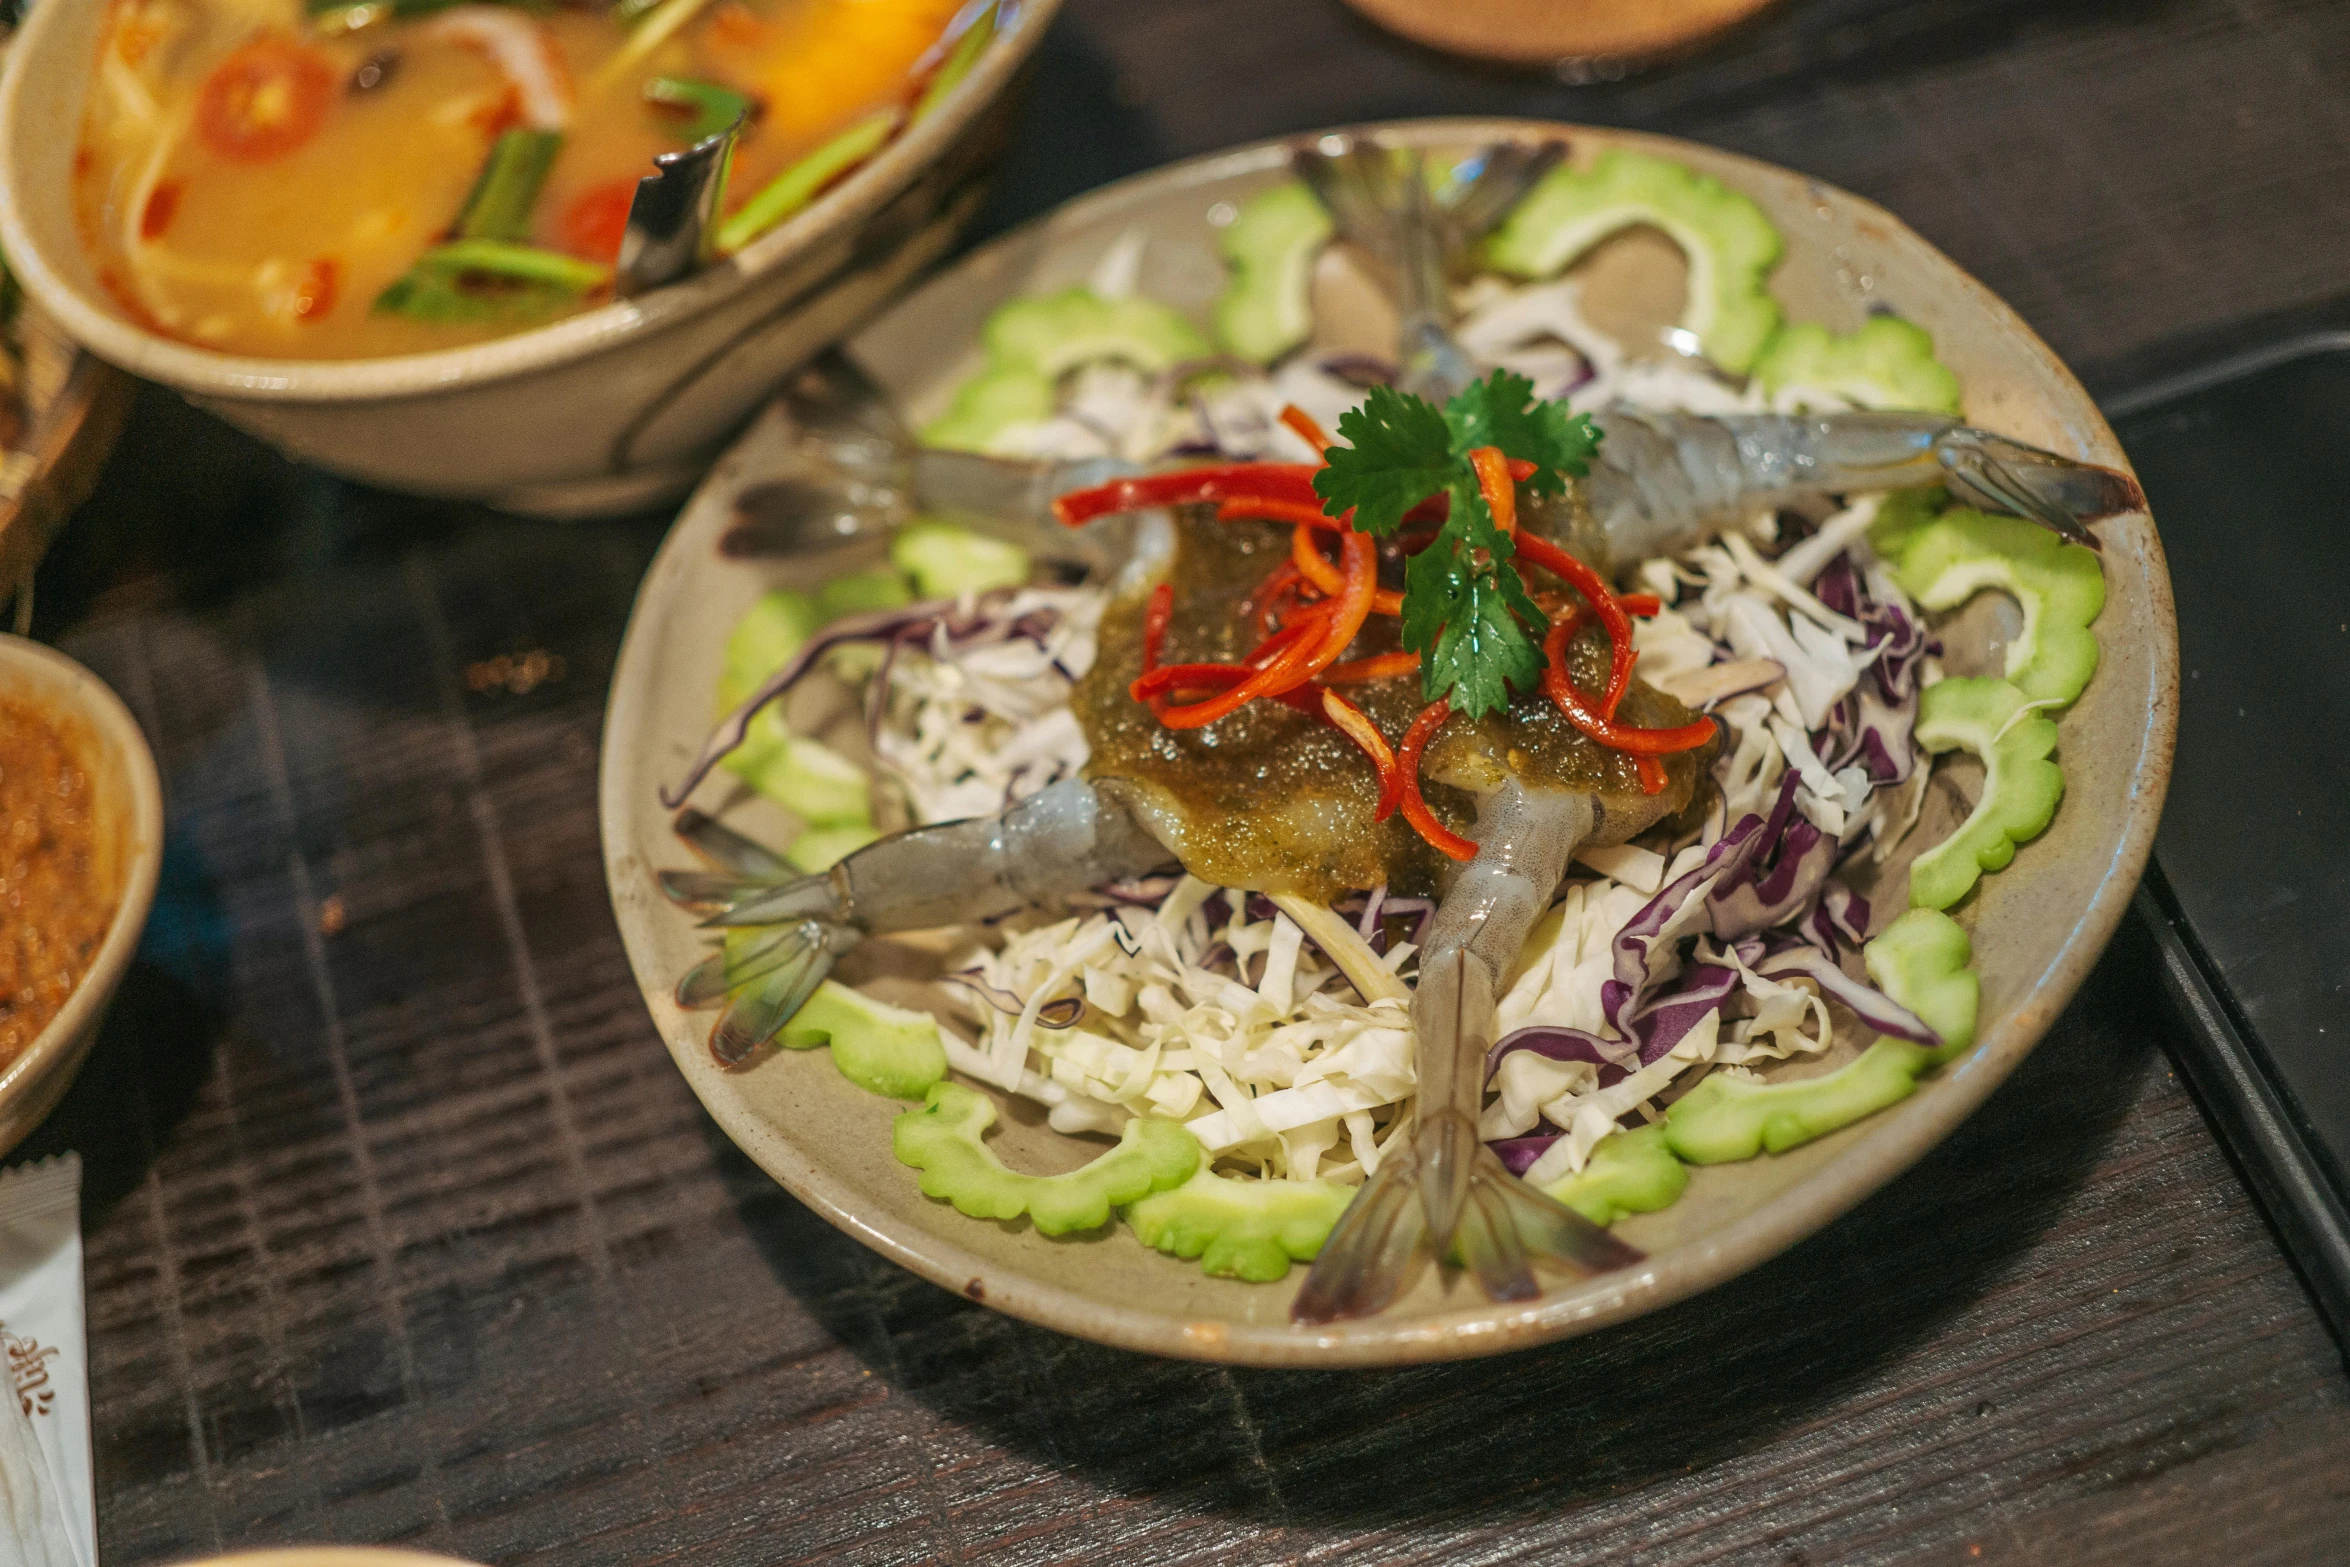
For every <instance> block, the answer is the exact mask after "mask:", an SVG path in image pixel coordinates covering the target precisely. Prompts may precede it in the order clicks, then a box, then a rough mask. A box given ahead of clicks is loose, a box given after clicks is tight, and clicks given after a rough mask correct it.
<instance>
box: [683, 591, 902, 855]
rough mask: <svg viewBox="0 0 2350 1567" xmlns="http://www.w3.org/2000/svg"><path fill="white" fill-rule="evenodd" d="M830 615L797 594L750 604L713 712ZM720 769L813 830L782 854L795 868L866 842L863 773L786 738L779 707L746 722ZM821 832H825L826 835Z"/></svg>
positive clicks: (868, 817) (732, 641)
mask: <svg viewBox="0 0 2350 1567" xmlns="http://www.w3.org/2000/svg"><path fill="white" fill-rule="evenodd" d="M831 618H832V616H831V615H829V614H827V613H825V611H824V609H823V608H822V607H821V606H820V605H819V603H818V601H817V600H815V599H813V598H810V597H809V596H808V595H807V594H805V593H793V592H789V591H779V592H774V593H769V594H766V595H764V596H763V597H761V598H760V599H759V600H758V601H757V602H755V603H753V604H752V605H751V607H750V608H749V609H747V610H745V611H744V612H743V618H742V619H741V620H739V621H737V622H736V623H735V627H734V631H733V632H732V634H730V635H729V636H728V637H727V639H726V660H725V663H724V664H723V665H722V666H721V667H720V669H719V674H718V692H717V707H718V711H719V712H720V713H721V714H724V713H730V712H732V711H734V709H735V708H737V707H739V706H740V705H741V704H742V703H743V702H745V701H747V700H749V698H750V695H751V693H752V692H754V691H756V690H758V689H759V687H760V685H761V684H762V683H763V682H764V681H765V680H766V679H767V677H768V676H769V675H771V674H773V673H775V671H776V670H777V669H779V668H781V667H782V666H783V664H784V663H785V661H786V660H788V659H789V658H790V657H791V656H792V655H793V654H794V653H796V652H798V651H799V649H800V644H801V643H803V642H805V641H807V640H808V638H809V637H811V636H813V635H814V634H815V632H816V630H817V628H818V627H820V626H822V625H823V624H824V623H825V622H826V621H827V620H830V619H831ZM723 765H724V766H725V768H726V770H727V771H728V772H731V773H733V774H734V775H735V776H736V777H737V778H740V779H741V780H743V782H745V783H747V784H749V785H750V786H751V787H752V788H754V789H756V790H758V791H759V792H760V793H761V794H764V795H766V796H767V797H768V798H769V799H771V800H774V801H776V802H777V803H778V804H781V805H783V806H785V807H786V808H788V809H789V810H790V811H791V812H792V814H793V815H795V816H797V817H799V818H800V820H801V821H803V822H806V823H807V824H808V826H809V827H810V828H811V829H816V830H811V831H809V832H805V833H802V834H801V835H800V837H799V838H798V839H796V840H794V842H793V843H792V846H791V848H790V850H789V851H788V852H787V855H786V857H787V858H789V859H790V860H791V862H792V863H793V864H794V865H796V866H798V867H799V868H800V869H802V870H804V871H809V872H811V873H812V872H815V871H820V870H825V869H828V868H829V867H830V866H831V864H832V862H833V861H834V860H837V859H839V858H840V857H841V856H842V855H844V854H847V853H849V852H850V851H851V850H855V849H861V848H863V847H864V846H865V845H866V844H868V843H870V842H872V841H873V838H874V836H875V835H874V831H873V800H872V789H871V786H870V781H869V780H868V779H867V778H866V776H865V772H864V769H863V768H860V767H859V766H857V764H856V763H854V762H852V761H850V760H849V759H848V758H847V757H845V756H842V755H841V754H840V753H839V752H837V751H835V750H833V749H832V748H831V747H829V746H826V745H823V744H821V743H819V742H817V741H815V740H811V739H809V738H807V737H806V736H805V735H795V734H793V733H792V732H791V730H790V728H789V727H788V726H787V725H786V724H785V723H784V719H783V708H782V705H781V704H775V705H771V706H769V707H767V708H765V709H763V710H762V711H761V712H760V713H759V714H758V716H757V717H755V718H753V719H752V720H751V726H750V729H749V730H748V731H747V732H746V733H745V734H744V736H743V743H742V744H741V745H739V746H737V747H736V748H735V749H734V750H733V751H732V752H731V753H729V754H728V756H727V758H726V761H725V763H724V764H723ZM824 830H831V831H830V835H829V836H827V835H826V832H825V831H824ZM859 834H861V836H858V835H859Z"/></svg>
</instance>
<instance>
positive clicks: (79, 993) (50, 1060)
mask: <svg viewBox="0 0 2350 1567" xmlns="http://www.w3.org/2000/svg"><path fill="white" fill-rule="evenodd" d="M162 860H163V791H162V787H161V785H160V784H159V783H158V782H157V780H156V776H155V758H154V756H153V754H152V753H150V752H149V751H148V749H147V741H146V737H145V736H144V735H142V734H141V733H140V732H139V726H138V724H137V723H136V722H134V721H133V720H132V718H131V715H130V711H129V710H128V709H127V708H125V707H124V706H123V705H122V700H121V698H119V697H117V696H116V695H115V694H114V693H113V692H112V691H110V690H108V689H107V687H106V685H105V683H104V682H103V681H101V680H99V678H98V677H97V676H96V675H93V674H91V673H90V672H89V671H88V670H87V669H84V668H83V667H82V666H81V665H79V664H77V663H75V662H74V661H73V660H72V659H70V658H67V657H66V656H65V655H64V654H62V653H59V652H57V651H55V650H54V649H52V648H48V647H44V646H42V645H41V644H40V643H37V642H28V641H26V640H24V639H23V638H21V637H11V636H0V1152H5V1151H6V1150H7V1149H9V1148H11V1147H13V1146H15V1145H16V1144H17V1143H18V1142H20V1141H22V1140H23V1138H24V1136H25V1135H26V1134H27V1133H28V1132H30V1131H31V1130H32V1129H33V1128H34V1127H35V1126H37V1125H39V1124H40V1122H41V1119H42V1117H44V1116H46V1115H47V1114H48V1113H49V1112H50V1111H51V1110H52V1109H54V1108H55V1107H56V1104H57V1101H58V1099H59V1098H60V1097H62V1096H63V1095H64V1093H65V1090H66V1085H67V1084H69V1083H71V1082H72V1081H73V1076H74V1073H75V1072H76V1071H78V1070H80V1068H81V1064H82V1059H83V1057H85V1056H86V1055H88V1054H89V1050H90V1046H91V1044H92V1042H93V1041H95V1040H96V1038H97V1035H98V1023H99V1020H100V1018H101V1017H102V1016H103V1015H104V1014H105V1011H106V1004H107V1002H108V1001H110V1000H111V999H112V998H113V995H114V988H115V986H116V985H117V984H118V983H120V981H121V979H122V975H123V971H124V970H125V969H126V968H128V967H129V966H130V961H131V953H132V951H133V949H135V948H136V947H137V946H138V942H139V932H140V931H141V930H142V929H143V928H145V926H146V923H147V911H148V908H149V907H150V906H151V905H152V904H153V903H154V901H155V877H156V872H157V870H158V869H159V868H160V866H161V864H162Z"/></svg>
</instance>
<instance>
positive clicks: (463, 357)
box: [0, 0, 1060, 515]
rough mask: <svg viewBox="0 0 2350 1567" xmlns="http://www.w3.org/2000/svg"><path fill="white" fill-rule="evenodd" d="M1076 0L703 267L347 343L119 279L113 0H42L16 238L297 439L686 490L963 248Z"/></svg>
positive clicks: (668, 491)
mask: <svg viewBox="0 0 2350 1567" xmlns="http://www.w3.org/2000/svg"><path fill="white" fill-rule="evenodd" d="M1059 4H1060V0H1020V3H1019V4H1018V5H1017V7H1016V9H1015V11H1014V12H1013V14H1012V16H1011V19H1010V21H1009V23H1008V25H1007V26H1006V27H1005V28H1004V30H1003V31H1002V32H1001V33H1000V34H998V36H997V38H996V40H995V42H994V43H992V44H991V45H989V47H988V50H987V53H986V54H985V56H984V57H983V58H982V59H981V60H980V62H979V64H978V66H977V67H976V68H975V69H974V70H973V71H972V72H971V74H970V75H969V76H968V77H967V78H965V79H964V81H963V82H962V83H961V84H960V85H959V86H957V87H956V88H955V89H954V91H953V92H952V93H950V94H949V95H948V97H947V99H946V101H945V102H944V103H943V104H942V105H941V106H940V107H939V108H938V109H937V110H936V111H934V112H933V113H931V114H930V115H929V116H928V117H926V118H925V119H924V120H922V121H921V123H919V124H917V125H915V126H914V127H912V128H911V129H910V130H908V131H907V132H906V133H905V134H904V135H903V136H900V137H899V138H898V139H897V140H896V141H895V142H893V143H891V144H890V145H889V146H888V147H887V148H885V149H884V150H883V151H882V153H881V155H880V156H879V157H876V158H875V159H874V160H873V161H872V162H870V163H868V164H867V165H865V167H863V168H862V169H860V170H858V171H857V172H856V173H855V174H853V175H851V176H850V177H849V178H848V179H846V180H844V181H842V182H841V183H840V185H838V186H837V187H835V188H834V189H833V190H831V191H830V192H828V193H827V194H825V195H824V196H823V197H822V198H821V199H819V200H818V201H817V202H815V203H814V204H813V205H812V206H810V207H809V208H808V209H807V210H806V211H804V212H802V213H801V214H800V215H799V216H797V217H795V218H793V219H791V220H790V221H788V222H786V223H784V224H783V225H782V226H781V227H779V228H777V229H775V230H774V231H772V232H770V233H768V234H766V235H765V236H763V237H762V238H760V239H759V240H757V241H756V242H754V243H753V244H751V245H750V246H749V247H747V248H746V249H744V250H743V251H742V252H741V253H740V254H738V255H735V256H732V257H730V258H727V259H725V260H723V261H720V262H718V263H717V264H715V265H713V266H711V267H710V268H708V269H706V270H704V271H703V272H701V273H699V274H697V275H696V276H694V277H691V278H688V279H687V280H685V281H684V282H681V283H678V284H675V285H672V286H671V287H668V288H663V289H657V290H655V291H653V292H652V293H649V294H645V295H642V296H640V297H638V298H635V299H627V300H619V301H615V302H614V303H612V304H608V305H605V306H603V307H601V308H600V309H596V310H591V311H588V312H587V313H585V314H583V315H578V316H573V317H571V318H569V319H567V320H564V321H559V322H556V323H554V324H552V325H549V326H545V327H540V328H537V329H536V330H533V331H527V332H519V333H515V334H513V335H512V336H508V337H502V338H497V339H494V340H492V341H490V342H487V343H478V344H474V345H472V346H470V347H465V348H456V349H449V350H446V351H443V352H438V353H430V354H410V355H402V356H398V357H394V358H386V359H365V360H342V361H316V360H291V359H253V358H243V357H239V356H235V355H230V354H219V353H213V352H211V351H209V350H206V349H201V348H195V347H191V346H190V345H188V344H186V343H182V342H179V341H177V340H175V339H172V338H167V337H163V336H161V335H159V334H157V333H154V332H151V331H148V330H147V329H146V328H144V327H142V326H140V325H138V324H137V323H135V322H133V321H132V320H130V319H129V318H128V317H127V316H126V315H125V314H124V313H123V312H122V310H121V309H120V308H119V307H118V306H117V305H116V304H115V303H114V301H113V300H112V298H111V297H110V296H109V295H108V294H107V292H106V291H105V289H104V288H102V287H101V286H100V285H99V282H98V278H97V274H96V272H95V270H94V269H93V267H92V265H91V263H90V259H89V256H88V254H87V253H86V252H85V250H84V249H83V246H82V243H81V237H80V233H79V228H78V225H77V222H76V220H75V217H74V211H73V193H72V173H73V161H74V153H75V148H76V146H77V144H78V143H79V140H80V135H79V130H80V126H81V123H82V111H83V100H84V98H85V97H86V95H87V92H88V88H89V83H90V77H91V70H92V65H93V62H94V61H95V60H96V59H97V55H98V47H99V42H100V38H101V30H102V27H103V23H104V20H105V15H106V10H107V8H106V7H105V6H104V5H102V4H98V3H96V0H71V3H65V4H56V5H43V6H37V7H35V8H33V12H32V16H31V18H30V20H28V21H27V22H26V24H25V27H24V30H23V31H22V32H21V33H19V34H18V35H17V38H16V42H15V45H14V47H13V49H12V50H11V51H10V57H9V61H8V70H7V74H6V76H5V77H4V78H0V249H5V250H6V251H7V253H8V256H9V259H10V261H11V262H12V263H13V264H14V265H15V267H16V269H17V271H18V274H19V275H20V276H21V277H22V279H23V281H24V285H25V288H26V290H27V291H28V292H29V293H31V295H32V296H33V297H34V299H36V300H37V301H39V303H40V304H41V306H42V307H43V308H44V309H46V310H47V311H48V312H49V313H50V314H51V315H52V316H54V317H55V318H56V319H57V321H58V322H59V323H60V324H61V325H62V326H63V327H64V328H65V330H66V331H68V332H69V333H71V334H72V335H73V336H74V337H75V338H77V339H79V340H80V341H81V342H82V343H83V344H84V345H85V346H87V347H88V348H90V349H91V350H92V351H94V352H95V353H97V354H98V355H99V356H100V357H101V358H103V359H106V360H107V361H109V362H111V363H113V364H116V365H119V366H121V367H122V368H123V369H125V370H128V371H130V372H132V373H133V374H135V375H140V376H144V377H146V378H147V379H149V380H152V381H161V382H163V383H164V384H165V385H167V386H171V387H175V388H177V389H178V390H179V391H181V392H184V393H186V394H187V396H188V397H189V398H190V400H192V401H193V402H195V403H196V404H197V405H198V406H200V407H203V408H206V409H209V410H211V411H212V412H214V413H217V414H219V415H220V416H221V417H222V418H224V419H226V420H228V421H229V422H230V423H231V424H235V425H238V426H241V427H242V428H244V429H247V430H250V431H252V432H253V433H254V434H256V435H258V436H261V437H262V438H263V439H265V440H268V441H270V442H272V443H273V444H275V445H277V446H280V447H282V448H284V449H285V450H286V451H287V452H290V453H292V454H293V455H294V456H296V457H300V458H303V459H305V460H307V461H310V462H314V463H317V464H318V465H319V466H321V467H324V468H330V469H333V470H334V471H335V472H337V473H342V474H347V475H349V476H351V477H353V478H357V479H364V480H367V481H369V482H370V483H375V484H382V485H387V486H389V487H391V488H394V489H401V490H410V491H414V492H416V493H419V494H425V495H439V496H451V497H459V498H466V499H475V500H483V501H488V502H491V503H493V504H497V505H502V506H506V507H509V508H511V509H514V510H521V511H532V512H538V513H542V514H548V515H587V514H592V513H597V512H609V511H619V510H625V509H628V508H630V507H634V506H639V505H645V504H650V503H652V502H654V501H657V500H661V499H666V498H668V497H671V496H674V495H678V494H682V493H683V492H684V491H685V489H686V488H687V487H688V486H690V485H691V484H692V482H693V480H694V478H695V477H696V476H697V475H698V474H699V473H700V471H701V470H702V469H703V468H704V467H706V466H707V465H708V462H709V459H710V456H711V455H712V452H713V450H714V448H715V446H716V445H717V443H719V442H720V441H722V440H723V439H724V438H725V436H726V435H727V433H728V432H729V431H730V430H731V429H732V428H733V427H734V426H735V425H736V424H737V423H739V422H740V420H741V418H742V416H743V415H744V414H745V413H747V412H748V411H749V410H750V409H751V407H752V406H753V405H754V404H755V403H756V402H757V401H758V400H759V398H760V397H761V396H762V395H763V394H764V393H765V392H766V390H767V389H768V388H769V387H770V386H771V385H772V384H773V383H774V380H775V378H776V376H777V375H778V374H779V373H780V372H782V371H784V370H786V369H789V368H790V367H791V366H792V365H794V364H797V363H798V362H800V361H801V360H803V359H805V358H807V357H808V356H809V355H810V354H812V353H814V352H815V351H816V350H817V349H819V348H822V347H823V346H824V345H825V344H827V343H829V342H831V341H833V340H834V339H835V338H837V337H839V336H841V335H842V334H843V333H845V332H847V331H849V330H851V329H852V328H854V327H855V326H856V325H857V324H858V323H859V322H861V321H863V320H864V319H865V318H866V317H867V316H868V315H870V314H871V313H872V312H873V311H874V310H876V309H878V308H879V307H880V306H881V305H882V304H883V303H885V302H886V301H887V300H889V299H890V298H891V297H892V296H894V295H895V294H897V293H898V292H899V291H900V290H901V289H903V288H904V287H905V286H906V285H907V284H908V283H910V282H912V281H913V280H914V279H915V278H916V277H918V276H919V275H920V274H921V273H922V271H923V270H924V269H925V268H927V267H928V266H929V265H930V264H931V263H932V262H934V261H936V260H937V259H938V258H939V257H940V256H941V255H943V254H945V252H946V250H947V248H948V247H949V246H950V245H951V244H952V243H953V241H954V239H955V236H956V235H957V234H958V233H959V232H960V231H961V230H962V228H963V226H964V224H966V223H968V222H969V221H970V219H971V218H972V216H973V215H974V214H975V213H976V212H977V210H978V207H979V203H980V200H981V199H982V197H983V196H984V195H985V193H986V185H987V180H988V176H989V175H990V174H991V173H992V171H993V169H994V167H995V164H996V162H997V160H998V158H999V157H1000V156H1001V154H1002V152H1003V150H1004V147H1005V146H1006V144H1007V142H1008V140H1009V136H1010V131H1011V121H1012V115H1013V110H1014V107H1015V102H1014V100H1015V97H1016V95H1015V93H1014V92H1013V90H1012V89H1013V87H1014V84H1015V78H1016V77H1017V76H1018V75H1019V73H1020V68H1021V66H1022V65H1023V63H1024V62H1025V61H1026V60H1027V58H1028V56H1029V54H1030V53H1031V52H1032V51H1033V50H1034V48H1035V47H1036V41H1037V39H1038V38H1039V37H1041V36H1042V34H1043V32H1044V29H1045V27H1046V25H1047V24H1048V23H1049V22H1050V21H1051V20H1052V15H1053V12H1054V11H1055V10H1056V9H1058V7H1059Z"/></svg>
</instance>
